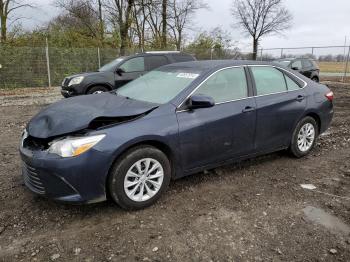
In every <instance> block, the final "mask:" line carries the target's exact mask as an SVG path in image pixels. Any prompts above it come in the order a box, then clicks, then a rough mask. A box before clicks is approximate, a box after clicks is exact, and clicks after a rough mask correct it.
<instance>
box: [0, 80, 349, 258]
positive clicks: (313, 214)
mask: <svg viewBox="0 0 350 262" xmlns="http://www.w3.org/2000/svg"><path fill="white" fill-rule="evenodd" d="M331 88H332V90H333V91H334V92H335V97H336V98H335V117H334V120H333V123H332V127H331V128H330V129H329V131H328V132H327V133H326V134H324V135H323V136H321V137H320V138H319V140H318V144H317V147H316V148H315V149H314V151H313V152H312V154H311V155H309V156H308V157H305V158H303V159H294V158H291V157H290V156H289V155H288V154H286V153H284V152H278V153H274V154H270V155H267V156H263V157H259V158H257V159H252V160H248V161H244V162H242V163H239V164H234V165H230V166H226V167H222V168H218V169H216V170H213V171H209V172H206V173H201V174H196V175H193V176H191V177H187V178H184V179H180V180H177V181H173V182H172V183H171V185H170V188H169V190H168V192H167V193H166V194H165V195H164V196H163V197H162V198H161V200H160V201H159V202H158V203H157V204H155V205H154V206H152V207H150V208H147V209H145V210H141V211H137V212H125V211H123V210H121V209H120V208H118V207H117V206H115V205H114V204H113V203H111V202H105V203H100V204H94V205H87V206H71V205H64V204H59V203H55V202H53V201H49V200H46V199H43V198H40V197H37V196H34V195H33V194H32V193H31V192H29V191H28V190H27V189H26V188H25V187H24V186H23V183H22V179H21V174H20V165H21V163H20V158H19V155H18V145H19V138H20V134H21V132H22V130H23V128H24V125H25V123H26V122H27V121H28V120H29V119H30V118H31V116H33V115H34V114H35V113H36V112H38V110H40V108H41V107H42V105H37V104H36V105H30V103H24V104H23V105H20V103H19V104H18V103H17V104H16V103H14V104H15V105H12V106H11V105H9V104H10V103H9V102H8V101H5V103H3V105H2V106H0V112H1V113H0V119H1V125H0V167H1V168H0V261H50V260H54V261H350V227H349V226H350V85H340V84H339V85H335V84H332V85H331ZM21 99H24V100H26V99H27V98H21ZM28 99H32V98H28ZM34 104H35V103H34ZM0 105H1V103H0ZM300 184H313V185H315V186H316V187H317V189H316V190H306V189H303V188H302V187H301V186H300Z"/></svg>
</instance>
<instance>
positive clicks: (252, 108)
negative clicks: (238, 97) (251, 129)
mask: <svg viewBox="0 0 350 262" xmlns="http://www.w3.org/2000/svg"><path fill="white" fill-rule="evenodd" d="M254 110H255V107H251V106H246V107H245V108H244V109H243V110H242V113H248V112H252V111H254Z"/></svg>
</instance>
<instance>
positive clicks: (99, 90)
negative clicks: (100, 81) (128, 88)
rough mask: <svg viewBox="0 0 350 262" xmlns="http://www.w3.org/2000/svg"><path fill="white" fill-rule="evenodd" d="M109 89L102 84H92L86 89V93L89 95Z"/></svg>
mask: <svg viewBox="0 0 350 262" xmlns="http://www.w3.org/2000/svg"><path fill="white" fill-rule="evenodd" d="M107 91H109V90H108V88H106V87H104V86H94V87H92V88H90V89H89V90H88V91H87V94H89V95H91V94H101V93H104V92H107Z"/></svg>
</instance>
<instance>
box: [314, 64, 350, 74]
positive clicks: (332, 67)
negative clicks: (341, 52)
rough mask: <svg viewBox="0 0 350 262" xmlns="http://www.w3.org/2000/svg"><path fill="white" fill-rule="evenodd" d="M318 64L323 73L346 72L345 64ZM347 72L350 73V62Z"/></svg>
mask: <svg viewBox="0 0 350 262" xmlns="http://www.w3.org/2000/svg"><path fill="white" fill-rule="evenodd" d="M317 64H318V66H319V67H320V70H321V72H327V73H343V72H344V70H345V62H317ZM347 72H348V73H350V62H349V65H348V70H347Z"/></svg>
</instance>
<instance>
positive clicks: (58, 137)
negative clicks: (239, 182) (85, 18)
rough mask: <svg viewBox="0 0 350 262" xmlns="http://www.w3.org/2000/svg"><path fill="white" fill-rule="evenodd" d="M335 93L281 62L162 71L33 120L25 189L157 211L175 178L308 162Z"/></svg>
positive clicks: (25, 145) (64, 103)
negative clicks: (234, 165)
mask: <svg viewBox="0 0 350 262" xmlns="http://www.w3.org/2000/svg"><path fill="white" fill-rule="evenodd" d="M332 100H333V93H332V92H331V91H330V90H329V89H328V87H327V86H325V85H321V84H318V83H315V82H313V81H311V80H309V79H308V78H305V77H303V76H302V75H300V74H298V73H297V72H294V71H292V70H288V69H284V68H281V67H279V66H278V65H277V64H268V63H259V62H255V61H254V62H253V61H252V62H249V61H200V62H199V61H198V62H187V63H178V64H172V65H167V66H163V67H161V68H159V69H157V70H154V71H151V72H150V73H148V74H146V75H144V76H142V77H140V78H138V79H136V80H134V81H132V82H130V83H128V84H126V85H124V86H123V87H121V88H119V89H118V90H116V91H112V92H107V93H103V94H100V95H88V96H80V97H74V98H71V99H64V100H61V101H59V102H57V103H55V104H52V105H50V106H48V107H47V108H46V109H44V110H42V111H41V112H39V113H38V114H37V115H36V116H35V117H33V118H32V119H31V120H30V122H29V123H28V124H27V126H26V130H25V131H24V134H23V137H22V143H21V147H20V153H21V157H22V160H23V177H24V181H25V184H26V185H27V187H28V188H29V189H30V190H31V191H33V192H35V193H37V194H39V195H44V196H47V197H50V198H53V199H56V200H59V201H66V202H80V203H81V202H82V203H91V202H98V201H103V200H105V199H106V198H107V196H110V197H111V199H113V200H114V201H115V202H116V203H118V204H119V205H120V206H121V207H123V208H126V209H137V208H143V207H146V206H148V205H151V204H152V203H154V202H155V201H156V200H157V199H158V198H159V197H160V195H161V194H162V193H163V192H164V191H165V190H166V188H167V187H168V185H169V182H170V180H171V179H172V178H173V179H176V178H180V177H183V176H186V175H190V174H193V173H197V172H200V171H203V170H206V169H211V168H214V167H217V166H219V165H222V164H225V163H229V162H232V161H238V160H242V159H246V158H250V157H254V156H257V155H261V154H266V153H269V152H273V151H277V150H283V149H289V150H290V152H291V153H292V154H293V155H294V156H296V157H302V156H305V155H307V154H308V153H309V152H310V150H311V149H312V148H313V146H314V145H315V141H316V139H317V137H318V135H319V134H321V133H322V132H324V131H325V130H326V129H327V128H328V126H329V125H330V122H331V119H332V116H333V104H332Z"/></svg>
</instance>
